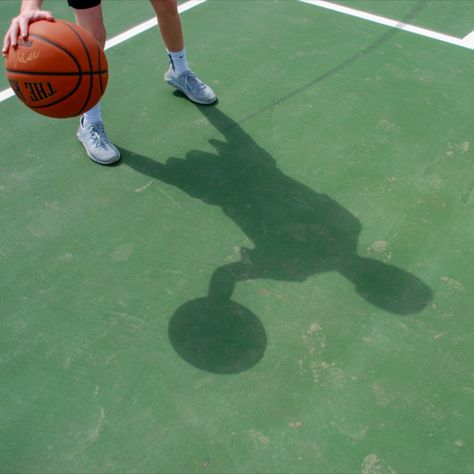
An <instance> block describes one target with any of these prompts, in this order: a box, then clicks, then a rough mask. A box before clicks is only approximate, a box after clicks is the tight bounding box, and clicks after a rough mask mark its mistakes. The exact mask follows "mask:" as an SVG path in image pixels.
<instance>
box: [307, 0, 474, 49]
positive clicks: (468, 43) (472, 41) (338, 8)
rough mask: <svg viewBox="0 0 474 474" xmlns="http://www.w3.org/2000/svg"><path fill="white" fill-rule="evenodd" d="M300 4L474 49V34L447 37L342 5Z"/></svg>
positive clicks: (312, 0) (316, 1)
mask: <svg viewBox="0 0 474 474" xmlns="http://www.w3.org/2000/svg"><path fill="white" fill-rule="evenodd" d="M300 2H303V3H309V4H311V5H315V6H317V7H321V8H326V9H327V10H333V11H335V12H339V13H344V14H346V15H350V16H355V17H357V18H362V19H363V20H368V21H372V22H373V23H379V24H381V25H385V26H391V27H392V28H397V29H399V30H403V31H409V32H410V33H415V34H417V35H420V36H425V37H427V38H431V39H435V40H438V41H442V42H444V43H449V44H453V45H455V46H461V47H462V48H468V49H474V37H471V35H473V33H474V32H473V33H471V34H469V35H468V36H466V37H465V38H456V37H454V36H449V35H445V34H443V33H438V32H436V31H431V30H427V29H425V28H420V27H418V26H414V25H409V24H408V23H403V22H401V21H397V20H391V19H390V18H385V17H383V16H378V15H373V14H372V13H367V12H364V11H362V10H355V9H354V8H348V7H344V6H342V5H338V4H336V3H331V2H326V1H324V0H300Z"/></svg>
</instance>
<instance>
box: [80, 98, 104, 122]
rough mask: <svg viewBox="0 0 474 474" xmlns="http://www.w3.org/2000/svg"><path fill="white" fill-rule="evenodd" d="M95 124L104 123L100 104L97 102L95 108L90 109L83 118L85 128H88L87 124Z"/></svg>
mask: <svg viewBox="0 0 474 474" xmlns="http://www.w3.org/2000/svg"><path fill="white" fill-rule="evenodd" d="M94 122H102V115H101V113H100V102H97V104H95V105H94V107H92V109H89V110H88V111H87V112H85V113H84V115H83V116H82V125H83V126H86V125H87V124H89V123H94Z"/></svg>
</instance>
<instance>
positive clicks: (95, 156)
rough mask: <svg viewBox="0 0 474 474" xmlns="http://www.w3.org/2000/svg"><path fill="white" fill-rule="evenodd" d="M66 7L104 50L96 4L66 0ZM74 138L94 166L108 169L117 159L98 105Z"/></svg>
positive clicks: (84, 118) (103, 32)
mask: <svg viewBox="0 0 474 474" xmlns="http://www.w3.org/2000/svg"><path fill="white" fill-rule="evenodd" d="M68 3H69V5H70V6H71V7H72V8H73V10H74V17H75V19H76V23H77V24H78V25H79V26H81V27H82V28H84V29H85V30H87V31H88V32H89V33H91V34H92V36H93V37H94V38H95V39H96V40H97V42H98V43H99V45H100V46H101V48H104V47H105V40H106V37H107V33H106V29H105V24H104V18H103V15H102V6H101V4H100V0H68ZM77 138H78V140H79V141H80V142H81V143H82V145H83V146H84V148H85V150H86V152H87V155H88V156H89V157H90V158H91V160H93V161H95V162H96V163H100V164H102V165H110V164H113V163H115V162H117V161H118V160H119V159H120V152H119V150H118V149H117V147H116V146H115V145H114V144H113V143H112V142H111V141H110V140H109V138H108V136H107V134H106V133H105V129H104V124H103V121H102V115H101V108H100V102H98V103H97V104H96V105H95V106H94V107H92V109H90V110H88V111H86V112H85V113H84V115H83V116H82V117H81V120H80V124H79V129H78V131H77Z"/></svg>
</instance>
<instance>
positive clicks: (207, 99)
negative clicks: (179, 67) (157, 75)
mask: <svg viewBox="0 0 474 474" xmlns="http://www.w3.org/2000/svg"><path fill="white" fill-rule="evenodd" d="M164 79H165V81H166V82H167V83H168V84H169V85H170V86H172V87H174V88H176V89H179V90H180V91H181V92H182V93H183V94H185V95H186V97H187V98H188V99H189V100H192V101H193V102H196V103H197V104H205V105H209V104H213V103H214V102H215V101H216V100H217V97H216V94H215V93H214V91H213V90H212V89H211V88H210V87H209V86H208V85H207V84H205V83H204V82H202V81H201V79H199V77H197V76H196V74H194V72H192V71H189V70H188V71H185V72H183V73H182V74H181V75H179V76H177V75H176V74H175V73H174V71H173V68H172V66H170V67H169V69H168V70H167V71H166V73H165V76H164Z"/></svg>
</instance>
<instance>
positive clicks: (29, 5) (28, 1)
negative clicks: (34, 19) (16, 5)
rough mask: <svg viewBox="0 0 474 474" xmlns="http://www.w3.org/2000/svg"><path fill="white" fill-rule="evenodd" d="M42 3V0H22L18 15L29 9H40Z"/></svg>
mask: <svg viewBox="0 0 474 474" xmlns="http://www.w3.org/2000/svg"><path fill="white" fill-rule="evenodd" d="M42 5H43V0H22V2H21V6H20V15H21V14H23V13H25V12H28V11H31V10H41V6H42Z"/></svg>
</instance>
